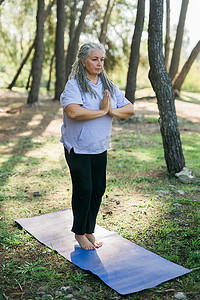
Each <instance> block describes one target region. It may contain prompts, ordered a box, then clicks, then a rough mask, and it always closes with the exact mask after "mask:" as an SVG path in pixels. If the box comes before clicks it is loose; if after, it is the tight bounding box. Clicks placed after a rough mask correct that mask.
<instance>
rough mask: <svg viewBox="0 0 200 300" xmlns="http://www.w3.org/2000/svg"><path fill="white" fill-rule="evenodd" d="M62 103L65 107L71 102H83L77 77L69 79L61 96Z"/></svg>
mask: <svg viewBox="0 0 200 300" xmlns="http://www.w3.org/2000/svg"><path fill="white" fill-rule="evenodd" d="M60 104H61V106H62V108H63V109H65V107H66V106H67V105H69V104H81V105H82V104H83V101H82V97H81V92H80V89H79V86H78V83H77V81H76V79H74V78H72V79H70V80H68V82H67V84H66V86H65V89H64V91H63V93H62V94H61V96H60Z"/></svg>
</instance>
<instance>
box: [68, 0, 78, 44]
mask: <svg viewBox="0 0 200 300" xmlns="http://www.w3.org/2000/svg"><path fill="white" fill-rule="evenodd" d="M76 16H77V0H74V1H73V3H72V6H71V15H70V26H69V40H73V38H74V33H75V28H76V26H75V23H76Z"/></svg>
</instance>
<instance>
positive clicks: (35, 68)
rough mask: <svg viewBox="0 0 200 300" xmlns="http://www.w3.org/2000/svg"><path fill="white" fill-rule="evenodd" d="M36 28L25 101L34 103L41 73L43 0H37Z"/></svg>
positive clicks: (36, 98) (36, 99)
mask: <svg viewBox="0 0 200 300" xmlns="http://www.w3.org/2000/svg"><path fill="white" fill-rule="evenodd" d="M36 19H37V30H36V39H35V52H34V57H33V62H32V71H31V74H32V84H31V90H30V92H29V95H28V101H27V103H31V104H32V103H34V102H37V101H38V94H39V89H40V80H41V75H42V64H43V57H44V42H43V37H44V0H38V10H37V18H36Z"/></svg>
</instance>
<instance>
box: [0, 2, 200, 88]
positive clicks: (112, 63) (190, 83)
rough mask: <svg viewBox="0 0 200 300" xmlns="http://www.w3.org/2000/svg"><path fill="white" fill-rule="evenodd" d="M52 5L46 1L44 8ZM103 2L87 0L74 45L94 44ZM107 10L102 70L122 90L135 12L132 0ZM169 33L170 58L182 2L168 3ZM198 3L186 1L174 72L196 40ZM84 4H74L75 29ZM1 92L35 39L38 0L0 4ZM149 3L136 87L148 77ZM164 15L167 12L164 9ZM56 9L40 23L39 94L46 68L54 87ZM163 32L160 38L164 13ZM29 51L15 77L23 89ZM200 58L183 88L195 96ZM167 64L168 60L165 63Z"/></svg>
mask: <svg viewBox="0 0 200 300" xmlns="http://www.w3.org/2000/svg"><path fill="white" fill-rule="evenodd" d="M50 2H51V1H45V3H46V6H47V5H48V4H49V3H50ZM107 2H108V1H107V0H101V1H91V3H90V8H89V11H88V13H87V15H86V18H85V24H84V27H83V30H82V32H81V35H80V41H79V44H82V43H84V42H86V41H94V42H98V41H99V40H98V37H99V36H100V33H101V25H102V21H103V17H104V14H105V11H106V6H107ZM110 2H111V3H110V7H112V12H111V15H110V19H109V23H108V26H107V29H106V31H107V33H106V41H105V43H106V48H107V56H108V59H107V62H106V70H107V72H108V75H109V76H110V77H111V78H112V79H113V81H114V82H115V83H116V84H117V85H119V87H120V88H121V89H125V87H126V78H127V71H128V64H129V56H130V45H131V39H132V36H133V32H134V24H135V18H136V13H137V1H131V0H120V1H119V0H117V1H110ZM72 4H73V1H66V5H65V8H66V27H65V46H64V48H65V54H66V51H67V47H68V43H69V35H70V18H71V17H70V14H71V10H72ZM170 5H171V12H170V14H171V29H170V40H171V43H170V58H171V55H172V49H173V44H174V40H175V35H176V28H177V24H178V18H179V13H180V8H181V1H171V4H170ZM198 5H199V3H198V1H195V0H190V1H189V5H188V10H187V15H186V21H185V22H186V23H185V30H184V37H183V43H182V51H181V58H180V64H179V70H180V69H181V67H182V66H183V64H184V63H185V61H186V60H187V58H188V56H189V54H190V52H191V49H192V48H193V47H194V46H195V45H196V43H197V41H198V28H199V27H200V25H199V26H198V22H199V18H198V16H197V12H198V11H199V10H198ZM82 6H83V1H78V2H77V12H76V13H77V15H76V20H75V23H76V25H77V23H78V20H79V18H80V14H81V9H82ZM0 10H1V11H0V44H1V53H0V88H5V87H7V86H8V85H9V84H10V82H11V81H12V79H13V76H14V74H15V73H16V71H17V69H18V67H19V65H20V63H21V61H22V60H23V58H24V56H25V55H26V53H27V51H28V49H29V47H30V44H31V43H32V42H33V40H34V38H35V32H36V14H37V1H34V0H30V1H22V0H19V1H18V5H17V7H16V2H15V1H12V0H11V1H3V3H2V4H1V6H0ZM148 10H149V7H148V1H146V8H145V21H144V28H143V33H142V38H141V44H140V59H139V68H138V71H137V89H140V88H145V87H151V84H150V81H149V79H148V70H149V63H148V51H147V39H148V33H147V30H148V13H149V12H148ZM164 11H165V12H166V9H165V10H164ZM56 21H57V19H56V5H53V6H52V8H51V12H50V14H49V15H48V16H47V19H46V21H45V24H44V26H45V27H44V61H43V70H42V78H41V83H40V87H41V90H44V89H46V87H47V85H48V82H49V76H50V68H52V73H51V85H50V87H49V89H50V90H51V91H53V90H54V85H55V59H54V61H53V66H51V61H52V59H53V57H54V51H55V35H56ZM163 32H164V35H165V15H164V26H163ZM163 40H164V36H163ZM33 52H34V51H32V53H31V55H30V57H29V59H28V60H27V62H26V64H25V66H24V67H23V69H22V71H21V73H20V76H19V77H18V79H17V81H16V83H15V86H16V87H20V88H24V87H26V86H27V81H28V78H29V74H30V70H31V64H32V59H33ZM199 60H200V56H199V55H198V57H197V58H196V60H195V62H194V63H193V65H192V68H191V70H190V72H189V74H188V76H187V77H186V79H185V81H184V83H183V86H182V89H184V90H187V91H194V92H200V63H199ZM169 61H170V59H169ZM29 86H30V85H29Z"/></svg>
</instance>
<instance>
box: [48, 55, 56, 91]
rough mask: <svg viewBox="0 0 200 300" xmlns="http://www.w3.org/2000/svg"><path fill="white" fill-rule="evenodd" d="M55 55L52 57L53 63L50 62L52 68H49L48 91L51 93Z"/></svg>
mask: <svg viewBox="0 0 200 300" xmlns="http://www.w3.org/2000/svg"><path fill="white" fill-rule="evenodd" d="M54 57H55V54H53V55H52V57H51V62H50V67H49V80H48V82H47V91H48V92H49V91H50V86H51V73H52V69H53V61H54Z"/></svg>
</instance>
